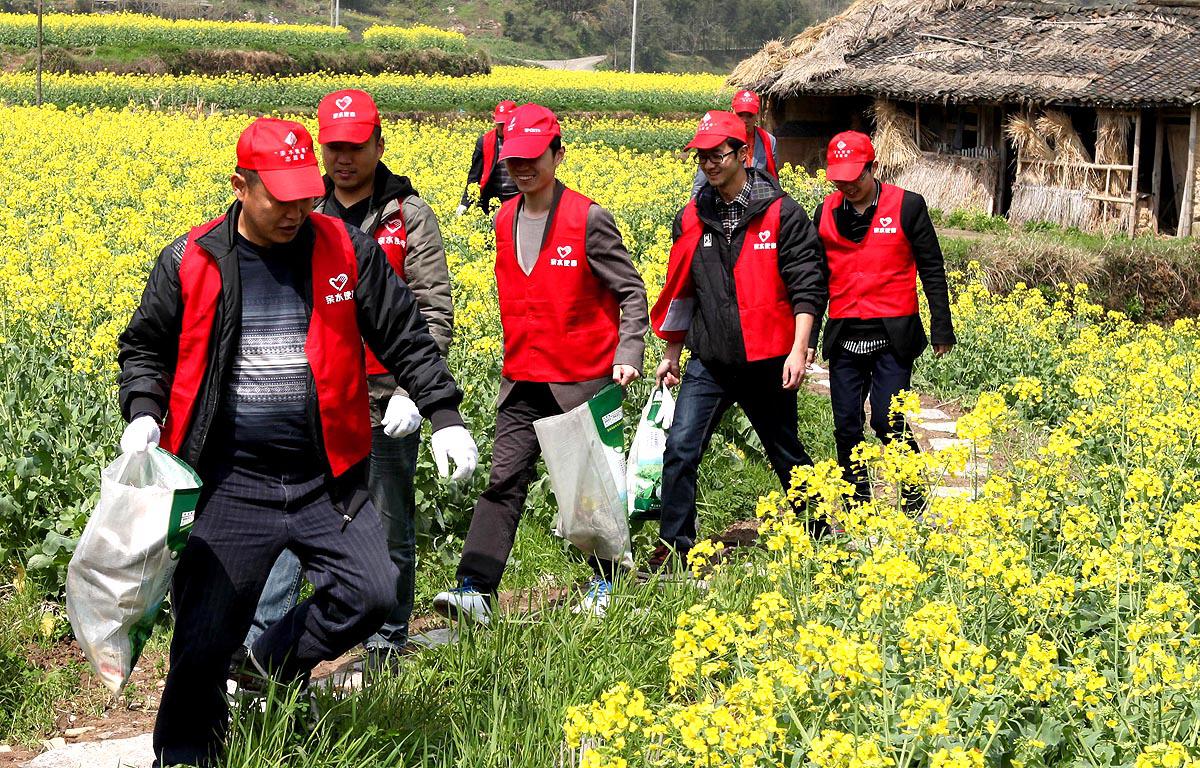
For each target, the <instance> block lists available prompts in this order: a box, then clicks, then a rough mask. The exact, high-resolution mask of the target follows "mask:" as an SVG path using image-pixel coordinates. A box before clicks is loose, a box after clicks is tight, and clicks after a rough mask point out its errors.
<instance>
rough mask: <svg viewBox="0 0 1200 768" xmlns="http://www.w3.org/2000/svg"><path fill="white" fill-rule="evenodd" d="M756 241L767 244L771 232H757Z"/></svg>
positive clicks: (765, 230)
mask: <svg viewBox="0 0 1200 768" xmlns="http://www.w3.org/2000/svg"><path fill="white" fill-rule="evenodd" d="M758 239H759V241H761V242H764V243H765V242H767V241H768V240H770V239H771V230H769V229H764V230H763V231H762V232H759V233H758Z"/></svg>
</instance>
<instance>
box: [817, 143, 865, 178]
mask: <svg viewBox="0 0 1200 768" xmlns="http://www.w3.org/2000/svg"><path fill="white" fill-rule="evenodd" d="M874 160H875V147H874V146H872V145H871V137H870V136H868V135H867V134H865V133H859V132H858V131H843V132H842V133H839V134H838V135H837V136H834V137H833V138H832V139H830V140H829V150H828V152H827V153H826V157H825V178H827V179H829V180H830V181H854V180H855V179H857V178H858V177H859V176H861V175H862V172H863V168H864V167H866V165H867V164H868V163H871V162H873V161H874Z"/></svg>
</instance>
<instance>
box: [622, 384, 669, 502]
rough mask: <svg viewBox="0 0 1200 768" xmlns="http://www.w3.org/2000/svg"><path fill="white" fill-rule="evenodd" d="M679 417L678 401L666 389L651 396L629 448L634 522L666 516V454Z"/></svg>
mask: <svg viewBox="0 0 1200 768" xmlns="http://www.w3.org/2000/svg"><path fill="white" fill-rule="evenodd" d="M674 418H675V398H673V397H671V391H670V390H669V389H667V388H666V387H665V386H663V387H658V388H657V389H655V390H654V392H652V393H651V395H650V399H649V400H647V401H646V405H645V407H643V408H642V418H641V419H640V420H639V421H638V425H637V431H636V432H634V435H633V444H632V445H631V446H630V447H629V462H628V463H629V468H628V470H627V477H626V488H627V498H628V501H629V518H630V519H631V520H654V519H657V518H658V517H659V516H660V514H661V513H662V470H663V453H664V451H666V448H667V430H668V429H670V428H671V422H672V420H674Z"/></svg>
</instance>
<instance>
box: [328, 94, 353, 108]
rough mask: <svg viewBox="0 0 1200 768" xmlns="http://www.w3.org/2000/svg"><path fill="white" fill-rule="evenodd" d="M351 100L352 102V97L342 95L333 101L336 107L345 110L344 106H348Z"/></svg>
mask: <svg viewBox="0 0 1200 768" xmlns="http://www.w3.org/2000/svg"><path fill="white" fill-rule="evenodd" d="M353 102H354V99H353V98H351V97H349V96H343V97H342V98H340V99H338V100H337V101H335V102H333V103H334V104H337V108H338V109H340V110H343V111H345V109H346V107H348V106H350V105H351V104H352V103H353Z"/></svg>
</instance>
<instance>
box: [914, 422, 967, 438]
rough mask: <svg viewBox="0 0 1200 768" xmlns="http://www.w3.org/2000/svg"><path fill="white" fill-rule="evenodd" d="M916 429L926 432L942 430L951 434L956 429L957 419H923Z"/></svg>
mask: <svg viewBox="0 0 1200 768" xmlns="http://www.w3.org/2000/svg"><path fill="white" fill-rule="evenodd" d="M916 426H917V428H918V429H923V430H925V431H926V432H943V433H945V434H948V435H953V434H954V432H955V430H957V429H958V422H957V421H925V422H919V423H918V424H917V425H916Z"/></svg>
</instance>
